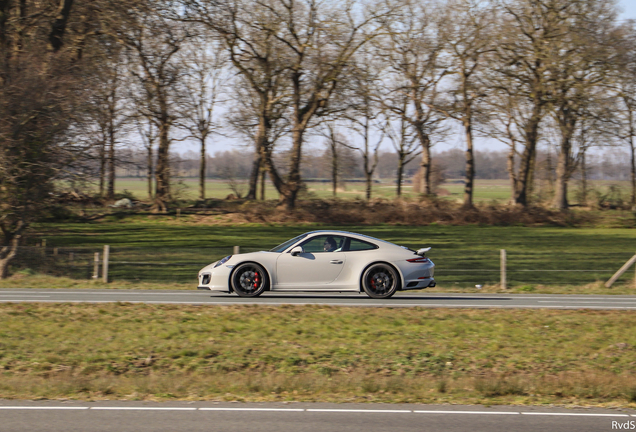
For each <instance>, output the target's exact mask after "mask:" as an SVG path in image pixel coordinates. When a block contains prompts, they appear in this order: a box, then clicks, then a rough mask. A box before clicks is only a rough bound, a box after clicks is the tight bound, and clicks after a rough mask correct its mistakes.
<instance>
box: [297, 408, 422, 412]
mask: <svg viewBox="0 0 636 432" xmlns="http://www.w3.org/2000/svg"><path fill="white" fill-rule="evenodd" d="M307 411H308V412H344V413H363V412H364V413H366V412H372V413H412V412H413V411H411V410H364V409H329V408H315V409H313V408H312V409H307Z"/></svg>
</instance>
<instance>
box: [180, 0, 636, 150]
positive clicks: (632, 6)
mask: <svg viewBox="0 0 636 432" xmlns="http://www.w3.org/2000/svg"><path fill="white" fill-rule="evenodd" d="M617 4H618V8H619V10H621V13H620V15H619V20H627V19H635V20H636V0H618V1H617ZM309 140H312V141H314V140H315V141H316V144H317V147H320V144H319V142H322V139H321V138H311V137H310V138H309ZM210 141H211V142H209V143H208V153H211V154H213V153H216V152H219V151H224V150H231V149H233V148H238V147H237V145H236V144H237V142H236V141H235V140H228V139H227V138H222V137H216V139H215V137H212V139H211V140H210ZM172 148H173V150H175V151H177V152H179V153H181V154H183V153H185V152H188V151H194V152H198V151H199V150H198V144H196V143H189V142H187V141H186V142H175V143H174V145H173V147H172ZM382 148H383V149H384V150H391V145H390V144H389V143H388V142H387V143H385V144H384V145H383V146H382ZM452 148H464V141H463V136H462V134H461V130H460V129H459V128H457V133H455V134H450V135H449V136H447V137H446V138H445V140H444V142H440V143H437V144H436V145H435V146H434V147H433V151H434V152H439V151H444V150H448V149H452ZM507 148H508V146H507V145H505V144H503V143H500V142H498V141H495V140H484V139H476V142H475V150H477V151H480V150H481V151H488V150H497V151H498V150H506V149H507Z"/></svg>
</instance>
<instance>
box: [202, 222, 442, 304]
mask: <svg viewBox="0 0 636 432" xmlns="http://www.w3.org/2000/svg"><path fill="white" fill-rule="evenodd" d="M429 250H430V248H423V249H420V250H418V251H414V250H412V249H408V248H406V247H404V246H398V245H396V244H393V243H389V242H386V241H384V240H379V239H376V238H373V237H368V236H365V235H362V234H355V233H351V232H345V231H312V232H308V233H305V234H301V235H299V236H298V237H295V238H293V239H291V240H288V241H286V242H285V243H283V244H281V245H279V246H276V247H275V248H274V249H272V250H270V251H261V252H253V253H245V254H238V255H229V256H226V257H225V258H223V259H221V260H219V261H216V262H214V263H212V264H210V265H208V266H206V267H204V268H202V269H201V271H199V286H198V289H201V290H211V291H221V292H228V293H231V292H235V293H237V294H238V295H239V296H241V297H256V296H258V295H260V294H261V293H263V291H280V292H283V291H334V292H341V291H356V292H361V291H364V292H365V293H367V295H368V296H369V297H372V298H389V297H391V296H392V295H393V294H395V292H396V291H400V290H410V289H423V288H427V287H434V286H435V279H434V278H433V272H434V269H435V264H433V262H432V261H431V260H430V259H428V258H426V256H425V254H426V252H428V251H429Z"/></svg>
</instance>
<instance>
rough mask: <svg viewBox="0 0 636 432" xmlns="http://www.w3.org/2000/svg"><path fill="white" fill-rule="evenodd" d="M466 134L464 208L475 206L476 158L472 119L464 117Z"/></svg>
mask: <svg viewBox="0 0 636 432" xmlns="http://www.w3.org/2000/svg"><path fill="white" fill-rule="evenodd" d="M464 132H465V134H466V183H465V185H464V204H463V207H464V208H473V184H474V181H475V158H474V155H473V126H472V120H471V118H470V117H469V115H468V117H467V118H466V119H464Z"/></svg>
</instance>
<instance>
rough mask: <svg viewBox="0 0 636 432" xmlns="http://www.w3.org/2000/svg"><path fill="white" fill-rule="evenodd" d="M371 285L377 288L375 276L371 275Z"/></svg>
mask: <svg viewBox="0 0 636 432" xmlns="http://www.w3.org/2000/svg"><path fill="white" fill-rule="evenodd" d="M371 286H372V287H373V289H376V286H375V277H373V276H371Z"/></svg>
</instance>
